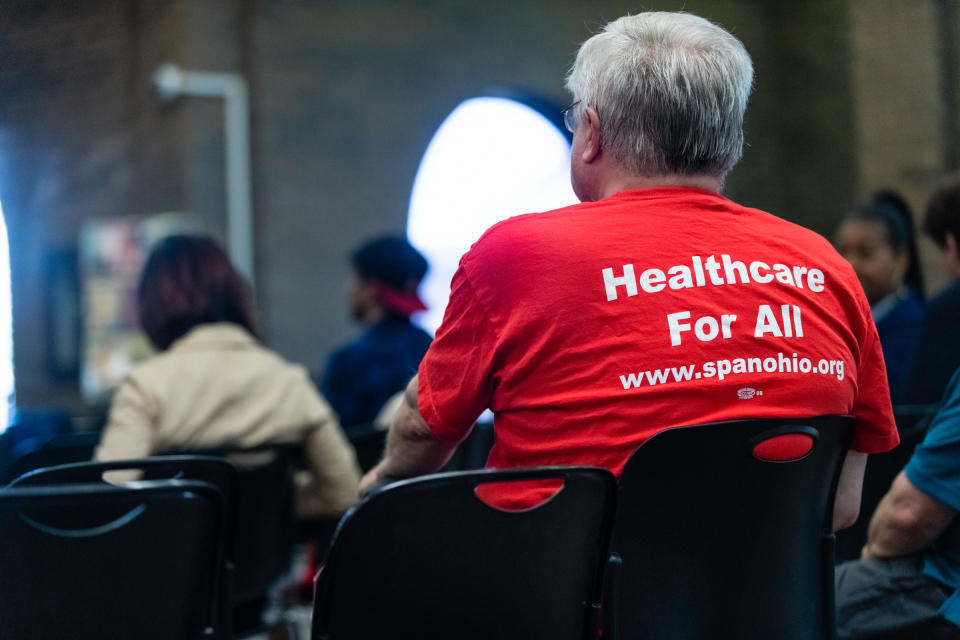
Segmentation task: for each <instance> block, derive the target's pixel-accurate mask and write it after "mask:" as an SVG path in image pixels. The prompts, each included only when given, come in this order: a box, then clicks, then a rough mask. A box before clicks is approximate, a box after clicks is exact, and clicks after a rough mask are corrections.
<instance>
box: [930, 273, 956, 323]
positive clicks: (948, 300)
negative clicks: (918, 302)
mask: <svg viewBox="0 0 960 640" xmlns="http://www.w3.org/2000/svg"><path fill="white" fill-rule="evenodd" d="M927 309H928V310H929V312H930V313H931V314H934V315H935V314H937V313H941V312H955V311H957V310H960V280H954V281H953V282H951V283H950V284H948V285H947V286H946V288H945V289H943V290H942V291H941V292H940V293H938V294H937V295H935V296H933V297H932V298H930V301H929V302H928V303H927Z"/></svg>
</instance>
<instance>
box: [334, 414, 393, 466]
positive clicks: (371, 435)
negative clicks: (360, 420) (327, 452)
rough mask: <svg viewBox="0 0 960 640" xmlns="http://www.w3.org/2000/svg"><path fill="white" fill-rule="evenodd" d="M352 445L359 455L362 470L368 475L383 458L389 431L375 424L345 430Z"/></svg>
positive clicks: (354, 426)
mask: <svg viewBox="0 0 960 640" xmlns="http://www.w3.org/2000/svg"><path fill="white" fill-rule="evenodd" d="M344 432H345V433H346V434H347V438H348V439H349V440H350V444H351V445H353V449H354V451H356V453H357V462H358V463H359V464H360V470H361V471H363V472H364V473H366V472H367V471H370V469H372V468H374V467H375V466H376V465H377V463H378V462H380V458H382V457H383V448H384V446H385V445H386V443H387V431H386V430H385V429H380V428H378V427H376V426H375V425H373V424H362V425H353V426H351V427H349V428H347V429H345V430H344Z"/></svg>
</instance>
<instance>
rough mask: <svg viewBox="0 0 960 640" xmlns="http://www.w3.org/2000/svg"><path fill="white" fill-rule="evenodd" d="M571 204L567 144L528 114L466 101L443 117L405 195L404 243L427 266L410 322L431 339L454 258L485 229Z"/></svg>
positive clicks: (520, 108) (498, 103) (508, 105)
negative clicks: (421, 305)
mask: <svg viewBox="0 0 960 640" xmlns="http://www.w3.org/2000/svg"><path fill="white" fill-rule="evenodd" d="M576 202H577V198H576V196H575V195H574V193H573V189H572V188H571V186H570V144H569V143H568V142H567V139H566V137H565V136H564V135H563V134H562V133H561V132H560V130H559V129H557V128H556V127H555V126H554V125H553V123H552V122H550V121H549V120H548V119H547V118H545V117H544V116H543V115H542V114H540V113H539V112H538V111H536V110H535V109H532V108H530V107H528V106H527V105H525V104H523V103H520V102H517V101H515V100H510V99H507V98H492V97H482V98H472V99H470V100H467V101H465V102H462V103H460V105H459V106H457V108H456V109H454V110H453V112H451V113H450V115H449V116H447V118H446V120H444V121H443V124H441V125H440V128H439V129H437V132H436V133H435V134H434V136H433V139H432V140H431V141H430V145H429V146H428V147H427V151H426V153H424V155H423V160H422V161H421V162H420V169H419V170H418V171H417V177H416V180H415V181H414V183H413V192H412V194H411V196H410V211H409V213H408V217H407V236H408V237H409V239H410V243H411V244H412V245H413V246H415V247H417V249H419V250H420V251H421V252H422V253H423V254H424V256H426V258H427V260H428V261H429V262H430V271H428V272H427V277H426V278H425V279H424V281H423V284H422V285H421V288H420V293H421V295H422V297H423V299H424V301H425V302H426V303H427V305H428V306H429V307H430V309H429V310H428V311H426V312H424V313H423V314H420V315H419V316H418V317H417V318H416V320H417V322H419V323H420V324H421V325H422V326H423V327H424V328H425V329H426V330H427V331H430V332H435V331H436V329H437V327H438V326H439V325H440V321H441V320H442V319H443V311H444V309H445V308H446V306H447V298H448V297H449V296H450V279H451V278H452V277H453V273H454V271H456V268H457V264H458V263H459V262H460V256H461V255H463V253H464V252H465V251H466V250H467V249H469V248H470V245H472V244H473V243H474V242H475V241H476V240H477V238H479V237H480V235H481V234H482V233H483V232H484V231H486V230H487V228H488V227H490V226H491V225H493V224H495V223H497V222H499V221H501V220H504V219H506V218H509V217H510V216H514V215H517V214H521V213H531V212H535V211H547V210H549V209H556V208H558V207H564V206H567V205H570V204H574V203H576Z"/></svg>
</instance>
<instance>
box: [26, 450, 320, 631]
mask: <svg viewBox="0 0 960 640" xmlns="http://www.w3.org/2000/svg"><path fill="white" fill-rule="evenodd" d="M300 452H301V450H300V448H299V447H294V446H288V445H278V446H267V447H262V448H258V449H244V450H217V451H202V452H196V453H189V454H188V453H183V454H177V455H169V456H157V457H153V458H144V459H140V460H118V461H111V462H105V463H93V462H86V463H76V464H69V465H62V466H57V467H51V468H47V469H39V470H35V471H33V472H31V473H28V474H26V475H24V476H22V477H21V478H19V479H17V480H15V481H14V483H15V484H22V483H30V484H47V483H50V482H57V483H61V482H98V481H100V478H101V477H102V474H103V473H104V472H106V471H116V470H118V469H137V470H140V471H142V472H143V474H144V477H145V478H189V479H194V480H203V481H205V482H210V483H212V484H214V485H216V486H218V487H220V488H221V490H222V492H223V494H224V496H225V504H226V505H227V510H228V513H227V519H226V525H225V526H226V529H227V531H226V534H225V535H226V538H227V545H228V546H227V549H228V555H227V556H226V557H225V561H226V563H227V570H228V577H229V578H232V580H228V581H227V583H226V584H227V585H228V587H227V590H225V591H224V592H223V598H224V599H225V600H226V601H227V602H229V603H230V608H231V609H232V617H233V621H232V624H231V625H230V626H231V627H232V629H233V631H234V633H237V634H244V633H249V632H251V631H253V630H255V629H257V628H259V627H260V625H261V622H260V614H261V612H262V611H263V608H264V606H265V604H266V600H267V594H268V591H269V589H270V587H271V586H272V585H273V583H274V582H275V581H276V580H277V579H278V578H279V577H280V576H282V575H283V574H284V573H285V572H286V571H287V569H288V568H289V566H290V554H291V549H292V539H293V506H292V500H293V473H294V467H295V465H296V462H297V459H298V457H299V455H300Z"/></svg>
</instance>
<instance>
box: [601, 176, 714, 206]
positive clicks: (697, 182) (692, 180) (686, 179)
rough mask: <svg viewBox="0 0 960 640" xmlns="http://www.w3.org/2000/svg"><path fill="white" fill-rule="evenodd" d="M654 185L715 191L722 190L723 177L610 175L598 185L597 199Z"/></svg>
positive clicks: (654, 186)
mask: <svg viewBox="0 0 960 640" xmlns="http://www.w3.org/2000/svg"><path fill="white" fill-rule="evenodd" d="M656 187H695V188H697V189H705V190H707V191H713V192H715V193H721V192H722V191H723V179H722V178H720V177H717V176H707V175H698V176H687V175H680V174H668V175H663V176H650V177H647V176H637V175H629V174H625V175H621V176H611V177H610V179H608V180H605V181H604V182H603V184H602V185H600V190H599V191H600V193H599V197H598V198H597V199H598V200H602V199H603V198H607V197H609V196H612V195H613V194H615V193H620V192H621V191H630V190H633V189H653V188H656Z"/></svg>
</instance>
